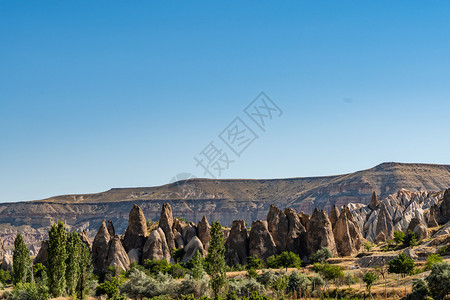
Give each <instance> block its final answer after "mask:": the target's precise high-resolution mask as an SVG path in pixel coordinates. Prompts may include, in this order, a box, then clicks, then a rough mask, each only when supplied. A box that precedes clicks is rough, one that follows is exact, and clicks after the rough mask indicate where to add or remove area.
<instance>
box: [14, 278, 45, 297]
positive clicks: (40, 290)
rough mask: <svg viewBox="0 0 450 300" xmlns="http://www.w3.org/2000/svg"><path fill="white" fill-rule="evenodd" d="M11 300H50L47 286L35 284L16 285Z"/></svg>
mask: <svg viewBox="0 0 450 300" xmlns="http://www.w3.org/2000/svg"><path fill="white" fill-rule="evenodd" d="M9 299H12V300H47V299H50V295H49V289H48V286H47V285H45V284H39V283H38V284H36V283H30V282H26V283H17V284H16V285H15V286H14V290H13V292H12V294H11V295H10V296H9Z"/></svg>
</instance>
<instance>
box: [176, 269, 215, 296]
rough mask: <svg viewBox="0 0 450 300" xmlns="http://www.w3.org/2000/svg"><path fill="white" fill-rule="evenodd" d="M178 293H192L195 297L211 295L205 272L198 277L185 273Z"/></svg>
mask: <svg viewBox="0 0 450 300" xmlns="http://www.w3.org/2000/svg"><path fill="white" fill-rule="evenodd" d="M179 294H181V295H193V296H194V297H195V298H196V299H197V298H199V297H202V296H207V295H211V294H212V291H211V289H210V287H209V278H208V277H207V276H206V275H205V274H204V275H203V276H202V277H200V278H198V279H196V278H194V277H192V276H190V275H187V276H186V277H185V278H184V279H183V281H182V282H181V285H180V289H179Z"/></svg>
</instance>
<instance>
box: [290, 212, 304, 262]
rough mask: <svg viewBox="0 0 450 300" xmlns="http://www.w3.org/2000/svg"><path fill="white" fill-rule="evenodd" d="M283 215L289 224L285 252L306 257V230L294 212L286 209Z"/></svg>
mask: <svg viewBox="0 0 450 300" xmlns="http://www.w3.org/2000/svg"><path fill="white" fill-rule="evenodd" d="M284 214H285V215H286V217H287V219H288V224H289V232H288V234H287V240H286V251H291V252H294V253H296V254H299V255H300V256H301V257H304V256H306V255H307V241H306V229H305V227H304V226H303V224H302V222H301V220H300V217H299V215H298V214H297V213H296V212H295V210H293V209H292V208H286V209H285V210H284Z"/></svg>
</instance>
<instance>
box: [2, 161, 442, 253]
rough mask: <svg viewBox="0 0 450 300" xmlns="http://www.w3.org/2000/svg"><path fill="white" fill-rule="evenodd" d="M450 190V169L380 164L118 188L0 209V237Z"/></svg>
mask: <svg viewBox="0 0 450 300" xmlns="http://www.w3.org/2000/svg"><path fill="white" fill-rule="evenodd" d="M448 187H450V165H431V164H403V163H383V164H380V165H378V166H376V167H374V168H371V169H367V170H363V171H358V172H355V173H351V174H344V175H337V176H326V177H305V178H289V179H270V180H250V179H242V180H241V179H235V180H227V179H223V180H214V179H192V180H189V181H180V182H177V183H173V184H169V185H164V186H157V187H142V188H116V189H111V190H109V191H106V192H102V193H97V194H83V195H65V196H56V197H52V198H48V199H44V200H37V201H30V202H18V203H2V204H0V235H1V236H2V238H4V241H5V244H7V245H8V244H10V243H11V242H12V239H13V236H14V235H15V233H16V232H17V231H18V230H20V231H21V232H22V233H23V234H24V236H25V239H26V240H27V241H29V242H33V241H35V240H39V239H41V238H42V236H43V235H45V233H46V230H47V229H48V226H49V225H50V224H51V223H52V222H54V221H55V220H57V219H61V220H63V221H65V222H66V223H67V224H68V225H69V226H72V227H73V228H76V229H81V228H83V229H87V230H90V231H92V232H96V231H97V229H98V226H99V225H100V223H101V220H102V219H103V218H107V219H111V220H113V221H114V224H115V225H116V229H117V230H118V232H123V231H124V230H125V227H126V224H127V222H128V212H129V211H130V209H131V207H132V205H133V204H134V203H136V204H138V205H139V206H141V208H142V209H143V211H144V213H145V215H146V217H147V218H148V219H152V220H157V219H159V212H160V210H161V206H162V204H163V203H164V202H169V203H171V205H172V207H173V210H174V214H175V215H177V216H180V217H184V218H186V219H187V220H189V221H195V222H197V221H199V220H200V218H201V217H202V215H206V216H207V217H208V219H209V220H219V221H220V222H221V223H222V224H223V225H230V224H231V221H232V220H236V219H243V220H245V221H246V222H248V223H250V222H251V221H253V220H256V219H265V217H266V215H267V212H268V210H269V207H270V205H271V204H274V205H276V206H278V207H280V208H284V207H287V206H289V207H292V208H294V209H296V210H297V211H300V210H303V211H305V212H307V213H311V212H312V210H313V208H314V207H316V206H317V207H319V208H322V209H327V210H329V209H331V207H332V206H333V205H334V204H336V205H344V204H348V203H351V202H353V203H364V204H367V203H368V202H369V201H370V199H371V194H372V191H375V192H376V193H377V194H378V195H379V199H382V198H384V197H385V196H388V195H389V194H391V193H393V192H395V191H397V190H399V189H401V188H405V189H408V190H410V191H413V192H414V191H441V190H444V189H446V188H448Z"/></svg>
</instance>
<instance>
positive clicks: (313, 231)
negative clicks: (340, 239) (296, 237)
mask: <svg viewBox="0 0 450 300" xmlns="http://www.w3.org/2000/svg"><path fill="white" fill-rule="evenodd" d="M307 243H308V254H310V255H311V254H313V253H315V252H316V251H317V250H319V249H321V248H323V247H327V248H328V249H330V251H331V253H333V254H334V255H336V254H337V250H336V243H335V241H334V235H333V228H332V225H331V222H330V219H329V218H328V215H327V213H326V212H325V211H324V210H318V209H317V208H315V209H314V212H313V214H312V216H311V219H310V220H309V226H308V230H307Z"/></svg>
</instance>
